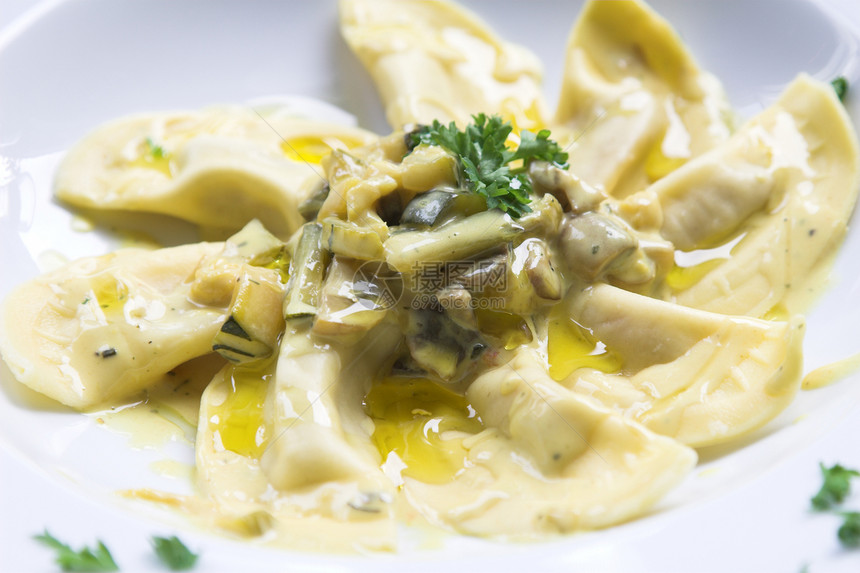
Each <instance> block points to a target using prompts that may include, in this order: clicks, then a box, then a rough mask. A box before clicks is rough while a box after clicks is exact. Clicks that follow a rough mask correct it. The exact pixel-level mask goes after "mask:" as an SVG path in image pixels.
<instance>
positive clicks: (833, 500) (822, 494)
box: [812, 463, 860, 548]
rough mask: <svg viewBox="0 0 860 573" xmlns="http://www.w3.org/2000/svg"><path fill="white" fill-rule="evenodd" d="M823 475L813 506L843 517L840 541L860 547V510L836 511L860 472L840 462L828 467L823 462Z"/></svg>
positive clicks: (848, 545)
mask: <svg viewBox="0 0 860 573" xmlns="http://www.w3.org/2000/svg"><path fill="white" fill-rule="evenodd" d="M818 465H819V466H820V467H821V477H822V478H823V483H822V484H821V489H819V490H818V493H816V494H815V495H814V496H813V497H812V507H813V508H815V509H816V510H818V511H827V510H831V511H833V512H834V513H838V514H839V515H840V516H841V517H842V525H841V526H840V527H839V531H837V536H838V537H839V541H840V542H841V543H842V545H843V546H844V547H848V548H856V547H860V512H858V511H838V512H837V511H836V506H838V505H839V504H841V503H842V502H843V501H845V498H846V497H848V494H849V493H851V480H852V479H853V478H855V477H860V472H858V471H857V470H852V469H848V468H845V467H843V466H841V465H839V464H834V465H833V466H832V467H829V468H828V467H827V466H825V465H824V464H822V463H819V464H818Z"/></svg>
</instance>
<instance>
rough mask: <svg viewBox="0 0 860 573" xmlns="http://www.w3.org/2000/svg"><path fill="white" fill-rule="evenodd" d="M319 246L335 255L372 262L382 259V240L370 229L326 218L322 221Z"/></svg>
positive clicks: (333, 218) (334, 218)
mask: <svg viewBox="0 0 860 573" xmlns="http://www.w3.org/2000/svg"><path fill="white" fill-rule="evenodd" d="M321 244H322V245H324V246H325V247H326V248H327V249H328V250H329V251H330V252H332V253H334V254H335V255H341V256H343V257H349V258H351V259H359V260H362V261H372V260H378V259H381V258H382V255H383V249H382V240H381V239H380V238H379V235H378V234H377V233H376V232H374V231H373V230H372V229H368V228H367V227H360V226H358V225H356V224H355V223H350V222H348V221H342V220H340V219H338V218H336V217H327V218H325V219H324V220H323V221H322V237H321Z"/></svg>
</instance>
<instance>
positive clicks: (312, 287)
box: [284, 223, 330, 319]
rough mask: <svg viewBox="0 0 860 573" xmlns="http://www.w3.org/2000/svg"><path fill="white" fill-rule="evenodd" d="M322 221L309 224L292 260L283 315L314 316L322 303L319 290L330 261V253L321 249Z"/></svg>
mask: <svg viewBox="0 0 860 573" xmlns="http://www.w3.org/2000/svg"><path fill="white" fill-rule="evenodd" d="M322 230H323V226H322V224H321V223H306V224H305V226H304V227H302V236H301V238H300V239H299V244H298V246H296V254H295V256H294V257H293V259H292V261H290V282H288V283H287V297H286V299H284V318H286V319H291V318H299V317H302V316H314V315H316V313H317V307H318V306H319V303H320V290H321V288H322V284H323V279H324V278H325V273H326V269H327V268H328V264H329V259H330V257H329V252H328V250H327V249H323V248H322V243H321V239H322Z"/></svg>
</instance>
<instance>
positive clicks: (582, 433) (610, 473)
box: [404, 349, 696, 539]
mask: <svg viewBox="0 0 860 573" xmlns="http://www.w3.org/2000/svg"><path fill="white" fill-rule="evenodd" d="M467 397H468V398H469V400H470V402H471V403H472V404H473V405H474V407H475V409H476V411H477V412H478V414H479V415H480V416H481V418H482V419H483V421H484V423H485V424H486V425H487V426H488V428H487V429H486V430H484V431H483V432H480V433H478V434H476V435H474V436H470V437H468V438H466V439H465V440H464V442H463V444H464V447H465V448H466V449H467V451H468V458H467V460H468V461H467V463H466V465H465V467H464V468H463V469H462V471H460V472H458V473H457V474H456V476H455V477H454V478H453V479H452V481H451V483H446V484H442V485H433V484H428V483H422V482H419V481H417V480H414V479H409V478H407V479H406V483H405V485H404V489H405V491H406V495H407V497H408V498H409V499H410V501H411V502H412V503H413V504H415V505H416V506H418V507H423V508H426V510H425V511H426V513H428V514H429V515H433V516H435V518H436V519H437V520H439V521H441V522H443V523H446V524H447V525H449V526H451V527H453V528H454V529H456V530H458V531H461V532H464V533H468V534H471V535H483V536H486V535H493V536H508V537H512V538H518V539H528V538H534V537H536V536H540V535H541V534H543V535H546V534H550V533H559V532H568V531H573V530H580V529H595V528H601V527H606V526H608V525H611V524H613V523H618V522H622V521H625V520H628V519H631V518H633V517H635V516H637V515H639V514H641V513H642V512H643V511H645V510H646V509H647V508H648V507H650V506H651V505H652V504H653V503H654V502H655V501H656V500H657V499H659V498H660V497H662V495H664V494H665V492H666V491H668V490H669V489H670V488H672V487H674V486H675V485H677V484H678V483H679V482H680V481H681V480H683V479H684V477H685V476H686V475H687V473H688V472H689V471H690V469H691V468H692V467H693V466H694V465H695V463H696V454H695V452H694V451H693V450H692V449H690V448H687V447H685V446H683V445H681V444H679V443H678V442H676V441H674V440H671V439H669V438H665V437H662V436H658V435H656V434H654V433H653V432H651V431H649V430H647V429H646V428H644V427H643V426H641V425H639V424H638V423H636V422H633V421H630V420H626V419H624V418H623V417H622V416H620V415H618V414H615V413H613V412H612V411H611V410H609V409H606V408H603V407H601V406H600V405H598V404H596V403H594V402H592V401H589V400H588V399H586V398H583V397H582V396H580V395H578V394H576V393H574V392H570V391H569V390H566V389H565V388H563V387H561V386H560V385H558V384H557V383H555V382H553V380H552V379H551V378H549V376H548V375H547V373H546V370H545V368H544V366H543V365H542V364H541V361H540V359H539V358H538V357H537V356H535V353H534V351H532V350H529V349H522V350H520V351H519V352H518V353H517V355H516V356H515V357H514V359H513V360H512V361H511V362H510V363H508V364H505V365H502V366H499V367H498V368H496V369H494V370H491V371H488V372H486V373H484V374H482V375H480V376H479V377H478V378H477V379H475V381H474V382H472V384H471V385H470V387H469V390H468V392H467Z"/></svg>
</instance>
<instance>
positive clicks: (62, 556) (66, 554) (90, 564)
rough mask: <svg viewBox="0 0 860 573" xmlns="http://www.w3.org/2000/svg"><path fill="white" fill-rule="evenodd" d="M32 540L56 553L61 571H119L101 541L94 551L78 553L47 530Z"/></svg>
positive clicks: (87, 549) (85, 549)
mask: <svg viewBox="0 0 860 573" xmlns="http://www.w3.org/2000/svg"><path fill="white" fill-rule="evenodd" d="M33 539H35V540H36V541H38V542H40V543H42V544H44V545H47V546H48V547H50V548H52V549H53V550H54V551H56V553H57V564H58V565H59V566H60V568H61V569H62V570H63V571H119V567H117V564H116V561H114V560H113V556H111V554H110V551H108V548H107V547H105V546H104V543H102V542H101V541H98V545H97V546H96V548H95V549H90V548H89V547H83V548H82V549H80V550H79V551H74V550H73V549H72V548H71V547H69V546H68V545H66V544H65V543H63V542H61V541H59V540H58V539H57V538H56V537H54V536H53V535H51V534H50V533H48V530H47V529H46V530H45V532H44V533H42V534H41V535H35V536H34V537H33Z"/></svg>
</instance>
